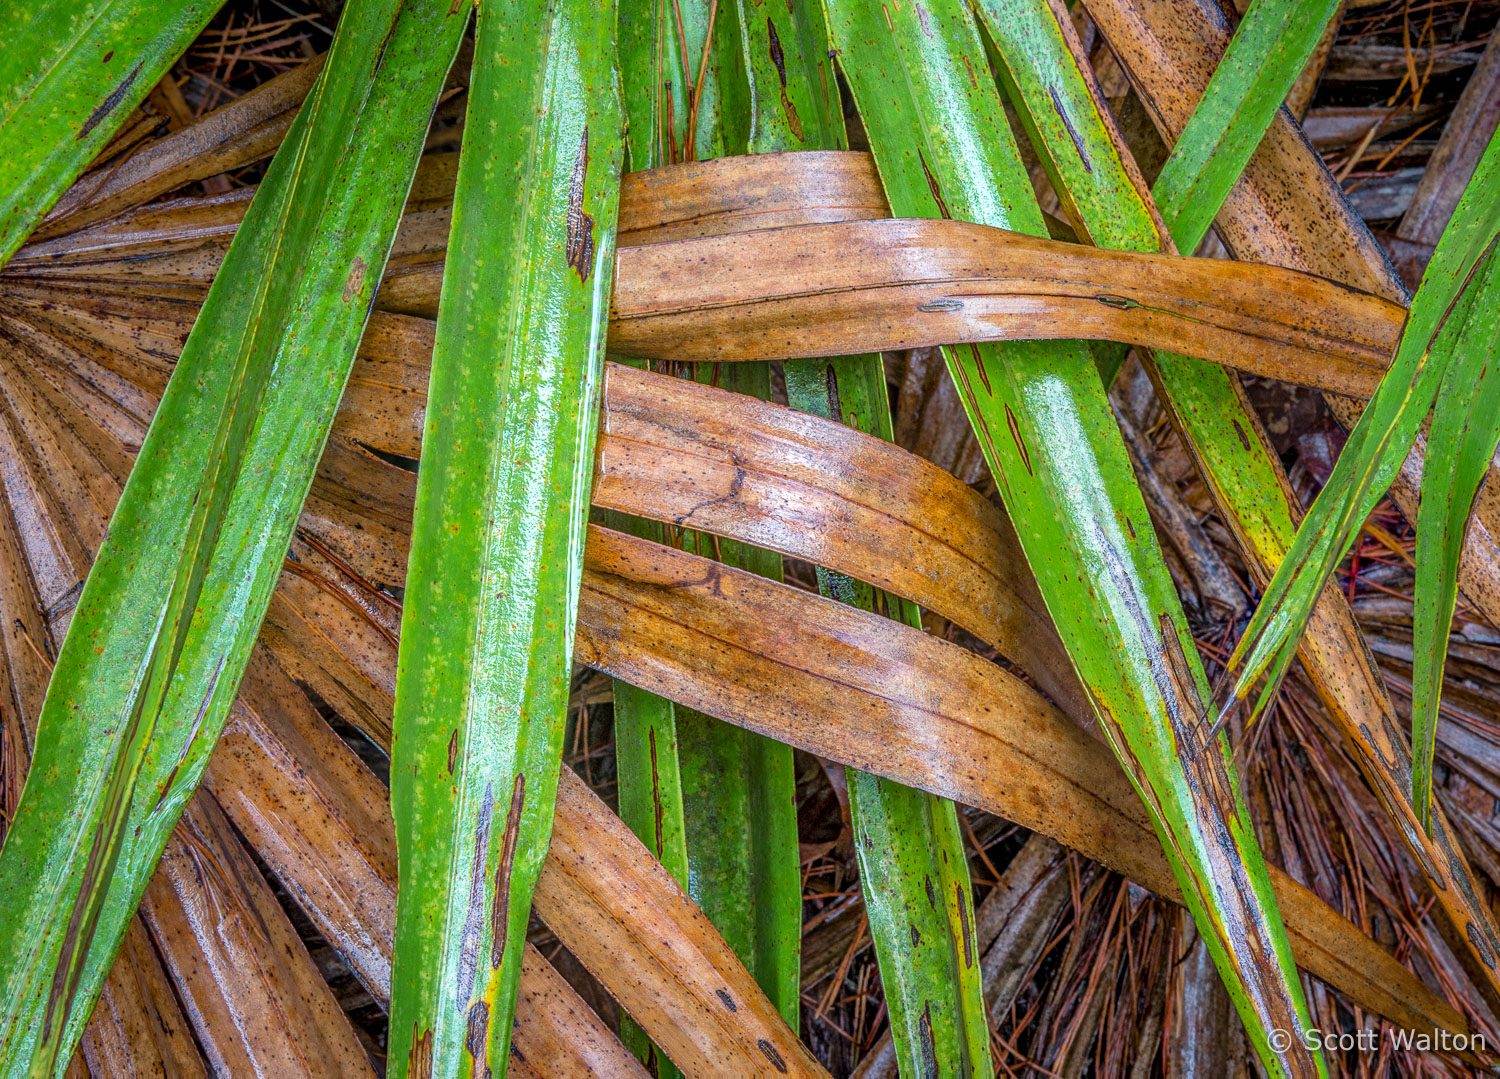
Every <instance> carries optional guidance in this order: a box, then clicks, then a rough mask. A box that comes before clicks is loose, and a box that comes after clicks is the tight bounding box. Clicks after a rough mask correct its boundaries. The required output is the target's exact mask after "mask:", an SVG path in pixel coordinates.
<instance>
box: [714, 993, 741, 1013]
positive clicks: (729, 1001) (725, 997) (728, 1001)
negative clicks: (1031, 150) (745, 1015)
mask: <svg viewBox="0 0 1500 1079" xmlns="http://www.w3.org/2000/svg"><path fill="white" fill-rule="evenodd" d="M716 992H717V994H718V997H719V999H720V1000H722V1001H723V1002H724V1007H726V1008H728V1009H729V1010H730V1011H732V1012H737V1011H739V1010H740V1009H739V1007H738V1006H737V1005H736V1004H735V1003H734V998H733V997H732V996H730V995H729V993H728V991H727V990H724V989H719V990H716Z"/></svg>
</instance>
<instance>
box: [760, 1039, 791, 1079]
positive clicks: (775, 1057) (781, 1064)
mask: <svg viewBox="0 0 1500 1079" xmlns="http://www.w3.org/2000/svg"><path fill="white" fill-rule="evenodd" d="M755 1045H756V1048H758V1049H759V1050H760V1051H761V1052H762V1053H764V1054H765V1055H766V1059H767V1060H769V1061H770V1062H771V1067H773V1068H775V1069H776V1070H777V1071H779V1072H780V1073H781V1074H782V1075H785V1074H786V1073H787V1071H786V1061H784V1060H782V1059H781V1054H780V1053H778V1052H777V1051H776V1047H775V1046H774V1045H772V1044H771V1043H770V1042H768V1041H766V1039H764V1038H761V1039H759V1040H757V1041H756V1043H755Z"/></svg>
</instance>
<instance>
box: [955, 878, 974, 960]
mask: <svg viewBox="0 0 1500 1079" xmlns="http://www.w3.org/2000/svg"><path fill="white" fill-rule="evenodd" d="M953 893H954V898H956V899H957V900H958V924H959V926H960V927H961V929H962V930H963V938H964V966H966V967H969V968H971V969H972V968H973V966H974V930H973V928H972V927H971V926H970V925H969V901H968V898H967V897H966V896H965V895H964V886H963V884H962V883H955V884H954V885H953Z"/></svg>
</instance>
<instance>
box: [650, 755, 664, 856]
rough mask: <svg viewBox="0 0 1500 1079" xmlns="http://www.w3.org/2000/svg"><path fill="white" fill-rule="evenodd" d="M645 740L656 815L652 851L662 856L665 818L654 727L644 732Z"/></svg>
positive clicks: (652, 801) (652, 807)
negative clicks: (654, 841)
mask: <svg viewBox="0 0 1500 1079" xmlns="http://www.w3.org/2000/svg"><path fill="white" fill-rule="evenodd" d="M646 737H647V740H648V741H649V742H650V749H651V810H652V812H653V813H654V814H655V816H656V849H655V850H654V851H653V853H654V854H655V855H656V857H657V858H660V857H661V856H662V844H663V838H662V831H663V822H664V818H665V815H666V813H665V810H664V809H663V808H662V804H661V771H660V766H659V765H658V764H657V762H656V728H655V727H652V728H650V729H648V730H647V732H646Z"/></svg>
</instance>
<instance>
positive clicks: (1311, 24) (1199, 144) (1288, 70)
mask: <svg viewBox="0 0 1500 1079" xmlns="http://www.w3.org/2000/svg"><path fill="white" fill-rule="evenodd" d="M1339 4H1340V0H1311V2H1309V0H1255V2H1254V3H1252V4H1251V5H1250V10H1249V11H1247V12H1245V17H1244V19H1243V20H1241V22H1240V25H1239V28H1238V29H1237V30H1235V32H1234V37H1233V38H1232V39H1231V40H1230V42H1229V48H1228V49H1227V50H1226V51H1225V53H1224V58H1223V59H1222V60H1220V61H1219V66H1218V67H1217V68H1215V69H1214V74H1213V78H1212V79H1210V80H1209V83H1208V88H1207V89H1206V90H1204V91H1203V97H1202V98H1201V99H1199V101H1198V106H1197V108H1195V109H1194V110H1193V115H1192V116H1191V117H1190V118H1189V119H1188V122H1187V126H1186V127H1184V128H1183V129H1182V135H1181V137H1179V138H1178V140H1177V145H1175V146H1174V147H1172V153H1171V155H1170V156H1168V158H1167V160H1166V162H1165V163H1164V164H1163V165H1162V168H1161V173H1160V174H1159V175H1158V176H1157V178H1156V184H1155V186H1154V187H1153V188H1152V193H1153V194H1154V195H1155V196H1156V204H1157V206H1158V207H1159V208H1160V209H1161V215H1162V217H1163V218H1164V219H1165V220H1166V222H1167V228H1168V230H1169V231H1170V232H1171V234H1172V236H1173V237H1174V238H1175V239H1176V240H1177V246H1178V248H1179V249H1181V250H1182V251H1185V252H1188V253H1189V254H1191V253H1192V252H1193V250H1194V249H1196V248H1197V246H1198V243H1199V241H1201V240H1202V239H1203V236H1204V234H1205V233H1207V232H1208V227H1209V226H1210V225H1211V224H1213V220H1214V216H1215V215H1216V214H1217V213H1218V212H1219V207H1220V206H1222V205H1224V199H1225V198H1226V197H1228V195H1229V189H1230V188H1231V187H1232V186H1234V181H1235V180H1237V179H1239V176H1240V173H1242V172H1244V171H1245V165H1246V164H1247V163H1248V162H1249V160H1250V155H1251V154H1253V153H1254V152H1255V148H1256V147H1257V146H1259V145H1260V140H1261V139H1262V138H1264V137H1265V134H1266V129H1267V128H1268V127H1270V126H1271V118H1272V117H1273V116H1275V115H1276V110H1277V109H1279V108H1281V103H1282V102H1283V101H1285V100H1286V95H1287V92H1288V91H1290V90H1291V88H1292V84H1293V83H1294V82H1296V81H1297V76H1298V75H1300V74H1302V69H1303V68H1305V67H1306V66H1307V61H1308V58H1309V57H1310V56H1312V54H1313V50H1314V49H1316V48H1317V47H1318V42H1319V41H1320V40H1321V39H1322V37H1323V31H1324V29H1326V28H1327V26H1328V23H1329V20H1331V19H1332V18H1333V16H1334V15H1335V14H1336V13H1337V12H1338V9H1339Z"/></svg>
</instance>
